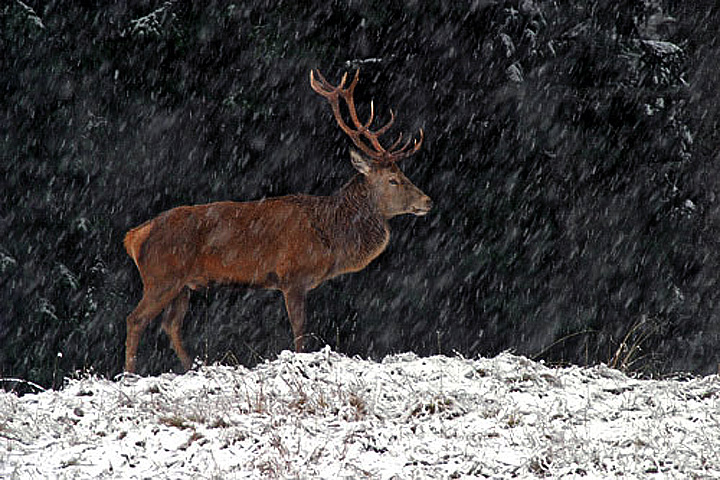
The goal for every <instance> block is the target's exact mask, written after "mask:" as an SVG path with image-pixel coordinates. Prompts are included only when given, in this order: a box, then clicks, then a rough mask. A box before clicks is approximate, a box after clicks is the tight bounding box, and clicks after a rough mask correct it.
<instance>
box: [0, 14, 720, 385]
mask: <svg viewBox="0 0 720 480" xmlns="http://www.w3.org/2000/svg"><path fill="white" fill-rule="evenodd" d="M718 32H720V11H719V9H718V7H717V6H716V2H714V1H709V0H706V1H693V2H685V1H679V0H677V1H675V0H662V1H640V0H624V1H611V0H587V1H585V2H577V1H563V0H559V1H542V0H538V1H532V0H524V1H502V0H495V1H493V0H484V1H483V0H479V1H474V2H446V1H432V2H417V1H406V2H394V1H387V0H384V1H368V2H356V1H340V2H338V1H330V2H328V1H307V2H288V1H282V0H275V1H265V2H231V1H208V2H182V1H167V2H162V1H138V2H119V3H117V4H114V5H108V4H107V2H70V1H49V2H46V1H43V2H39V1H32V0H26V1H25V2H24V3H23V2H20V1H16V0H15V1H9V2H5V3H4V4H3V6H0V376H2V377H6V378H7V377H19V378H24V379H27V380H32V381H34V382H38V383H40V384H42V385H45V386H58V385H59V384H60V383H61V381H62V378H63V377H64V376H65V375H68V374H70V373H71V372H73V371H75V370H77V369H82V370H92V371H95V372H96V373H99V374H102V375H108V376H113V375H115V374H117V373H119V372H120V371H121V368H122V359H123V355H124V336H125V317H126V316H127V314H128V313H129V312H130V311H131V310H132V309H133V307H134V306H135V304H136V303H137V301H138V300H139V299H140V296H141V282H140V278H139V275H138V273H137V271H136V269H135V266H134V265H133V264H132V262H131V260H130V258H129V257H127V255H126V254H125V252H124V250H123V247H122V238H123V236H124V234H125V232H126V231H127V230H128V229H129V228H131V227H134V226H136V225H138V224H140V223H142V222H143V221H145V220H147V219H149V218H152V217H153V216H155V215H157V214H158V213H160V212H162V211H163V210H166V209H168V208H171V207H174V206H177V205H181V204H193V203H204V202H209V201H215V200H230V199H233V200H250V199H257V198H261V197H264V196H274V195H282V194H288V193H295V192H306V193H312V194H329V193H331V192H333V191H335V190H336V189H338V188H339V187H340V186H341V185H342V184H343V183H344V182H345V181H346V180H347V179H349V178H350V176H351V175H352V174H353V170H352V167H351V165H350V162H349V161H348V159H349V158H348V150H349V145H350V142H349V141H348V139H347V138H346V137H344V135H343V134H342V133H341V132H340V130H339V129H338V128H337V126H336V125H335V122H334V121H333V119H332V115H331V113H330V109H329V108H328V106H327V104H326V102H325V101H324V99H322V98H321V97H319V96H318V95H317V94H315V93H314V92H313V91H312V90H311V89H310V87H309V82H308V73H309V71H310V69H312V68H320V69H321V71H322V72H323V73H325V74H326V76H327V77H328V78H329V79H330V80H331V81H334V82H337V81H338V80H339V78H340V75H341V74H342V72H344V71H352V70H354V69H355V68H356V67H361V69H362V73H361V79H360V84H359V85H358V90H357V93H356V100H357V103H358V104H359V105H363V106H364V107H365V108H366V107H367V105H368V103H369V100H370V99H371V98H372V99H374V100H375V105H376V107H378V108H377V110H378V111H380V112H382V113H383V115H385V117H383V115H381V118H380V121H383V120H387V111H388V109H389V108H390V107H392V108H393V109H394V110H395V111H396V112H397V114H398V122H397V127H396V131H404V132H406V133H412V132H416V131H417V129H418V128H420V127H422V128H423V129H424V130H425V137H426V141H425V144H424V146H423V149H422V151H421V153H419V154H417V155H415V156H414V157H412V158H411V159H409V160H406V161H405V162H403V165H402V166H403V169H404V171H405V173H406V174H407V175H408V176H409V177H410V178H411V179H412V180H413V182H414V183H415V184H416V185H418V186H419V187H420V188H421V189H423V190H424V191H425V192H427V193H428V194H429V195H430V196H431V197H432V198H433V199H434V201H435V204H436V208H435V209H434V211H433V212H432V213H431V214H430V215H429V216H427V217H424V218H415V217H403V218H397V219H395V220H393V221H392V228H393V236H392V239H391V243H390V246H389V248H388V250H387V251H386V252H385V253H384V254H383V255H382V256H381V257H380V258H379V259H378V260H376V261H375V262H374V263H373V264H371V265H370V266H369V267H368V268H367V269H366V270H364V271H362V272H360V273H357V274H353V275H347V276H344V277H340V278H338V279H335V280H333V281H331V282H329V283H327V284H325V285H323V286H321V287H320V288H318V289H317V290H315V291H314V292H312V293H311V295H310V297H309V302H308V312H309V319H308V321H309V325H308V329H309V331H310V332H311V334H312V340H311V341H310V347H311V348H312V349H316V348H319V347H320V346H322V345H324V344H329V345H330V346H331V347H332V348H333V349H336V350H337V351H340V352H342V353H345V354H348V355H356V354H357V355H361V356H363V357H370V358H381V357H382V356H383V355H386V354H389V353H393V352H402V351H408V350H413V351H415V352H417V353H419V354H421V355H431V354H437V353H443V354H453V353H454V352H459V353H460V354H462V355H465V356H476V355H483V356H489V355H494V354H497V353H498V352H500V351H503V350H508V349H510V350H512V351H515V352H517V353H520V354H524V355H528V356H530V357H532V358H537V359H545V360H546V361H550V362H557V363H565V362H570V363H575V364H582V365H585V364H595V363H599V362H605V363H609V364H611V365H613V366H616V367H620V368H624V369H629V370H633V371H637V372H641V373H647V374H667V373H671V372H677V371H685V372H692V373H697V374H707V373H714V372H717V371H718V364H719V363H720V352H719V346H720V324H719V322H718V319H720V288H719V287H720V285H718V278H719V276H720V252H718V244H719V242H718V239H720V199H719V198H718V190H719V185H720V184H719V181H720V157H719V152H720V150H719V147H720V129H719V128H718V122H719V119H720V117H719V113H720V102H719V101H718V92H720V75H718V70H719V68H720V45H718ZM366 111H367V110H364V112H366ZM361 113H362V112H361ZM158 324H159V322H156V324H155V325H153V327H151V328H150V329H149V331H148V333H147V334H146V335H145V337H144V339H143V343H142V346H141V351H140V361H141V369H140V371H141V373H144V374H157V373H160V372H163V371H168V370H177V369H178V368H179V363H178V362H177V359H176V358H175V355H174V353H173V352H172V350H171V348H170V346H169V344H168V342H167V340H166V339H165V337H164V335H163V334H162V332H161V330H160V328H159V325H158ZM185 330H186V334H185V335H186V343H187V345H188V347H189V348H190V350H191V351H192V352H194V353H195V354H196V355H197V356H198V357H199V358H201V359H203V360H205V361H208V362H215V361H221V362H225V363H240V364H243V365H247V366H251V365H254V364H256V363H257V362H259V361H262V360H263V359H267V358H272V357H273V356H274V355H276V354H277V353H278V352H280V351H281V350H282V349H287V348H290V347H291V340H292V339H291V333H290V328H289V324H288V322H287V320H286V317H285V311H284V307H283V304H282V301H281V297H280V294H279V293H277V292H266V291H250V290H246V289H243V288H239V287H218V288H213V289H210V290H208V291H206V292H203V293H196V294H195V295H194V297H193V300H192V304H191V311H190V313H189V314H188V317H187V319H186V327H185Z"/></svg>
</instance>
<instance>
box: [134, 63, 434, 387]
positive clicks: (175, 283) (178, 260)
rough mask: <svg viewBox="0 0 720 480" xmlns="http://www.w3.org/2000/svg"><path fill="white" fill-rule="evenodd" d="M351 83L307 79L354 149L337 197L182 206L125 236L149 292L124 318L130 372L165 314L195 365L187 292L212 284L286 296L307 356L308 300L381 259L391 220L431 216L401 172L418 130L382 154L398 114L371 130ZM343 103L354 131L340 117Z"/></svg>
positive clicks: (188, 363) (171, 333) (179, 348)
mask: <svg viewBox="0 0 720 480" xmlns="http://www.w3.org/2000/svg"><path fill="white" fill-rule="evenodd" d="M347 76H348V75H347V72H346V73H345V74H344V75H343V76H342V79H341V81H340V83H339V84H338V85H337V86H334V85H333V84H331V83H330V82H328V81H327V80H326V79H325V77H323V75H322V74H321V73H320V71H319V70H318V71H317V72H313V71H312V70H311V71H310V86H311V88H312V89H313V90H314V91H315V92H317V93H318V94H320V95H321V96H323V97H325V99H326V100H327V101H328V102H329V104H330V106H331V108H332V113H333V115H334V117H335V121H336V122H337V124H338V126H339V127H340V129H341V130H342V131H343V132H344V133H345V134H347V136H349V137H350V139H351V140H352V142H353V144H354V145H355V147H356V148H357V150H355V149H351V151H350V160H351V163H352V166H353V167H354V168H355V169H356V170H357V173H356V174H355V176H353V177H352V178H351V179H350V180H349V181H348V182H347V183H346V184H345V185H344V186H342V187H341V188H340V189H339V190H338V191H337V192H335V193H334V194H332V195H328V196H314V195H306V194H295V195H287V196H282V197H271V198H264V199H260V200H257V201H247V202H234V201H220V202H214V203H208V204H202V205H185V206H178V207H175V208H173V209H170V210H167V211H165V212H163V213H161V214H159V215H158V216H157V217H155V218H153V219H151V220H149V221H147V222H145V223H143V224H141V225H140V226H138V227H136V228H133V229H131V230H130V231H128V232H127V234H126V236H125V239H124V246H125V249H126V251H127V253H128V255H129V256H130V257H131V258H132V260H133V262H134V263H135V265H136V266H137V269H138V271H139V273H140V277H141V279H142V283H143V292H142V298H141V300H140V302H139V303H138V304H137V306H136V307H135V309H134V310H133V311H132V312H131V313H130V315H128V317H127V320H126V324H127V325H126V327H127V330H126V341H125V372H128V373H133V372H135V371H136V367H137V352H138V346H139V343H140V339H141V336H142V333H143V331H144V330H145V329H146V327H147V326H148V324H149V323H150V322H151V321H152V320H153V319H155V318H156V317H157V316H158V315H160V313H161V312H162V329H163V330H164V332H165V333H166V334H167V336H168V337H169V339H170V344H171V346H172V348H173V350H174V351H175V353H176V355H177V356H178V358H179V360H180V362H181V364H182V367H183V368H184V369H185V371H187V370H189V369H190V368H191V367H192V358H191V357H190V355H188V353H187V352H186V350H185V347H184V346H183V341H182V336H181V329H182V324H183V318H184V317H185V314H186V313H187V310H188V307H189V300H190V294H191V292H192V291H194V290H198V289H200V288H205V287H207V286H209V285H210V284H213V285H214V284H239V285H243V286H247V287H254V288H261V289H271V290H279V291H281V292H282V295H283V297H284V300H285V309H286V311H287V316H288V319H289V321H290V326H291V328H292V334H293V338H294V346H295V351H296V352H302V351H303V340H304V337H303V336H304V327H305V320H306V313H305V303H306V296H307V294H308V292H309V291H311V290H312V289H314V288H316V287H318V286H319V285H320V284H322V283H323V282H325V281H326V280H328V279H331V278H334V277H337V276H338V275H342V274H346V273H352V272H358V271H360V270H362V269H364V268H365V267H366V266H367V265H368V264H370V262H372V261H373V260H374V259H375V258H377V257H378V255H380V254H381V253H382V252H383V251H384V250H385V248H386V247H387V245H388V242H389V240H390V229H389V225H388V220H389V219H391V218H393V217H395V216H397V215H402V214H413V215H417V216H422V215H425V214H427V213H428V212H429V211H430V210H431V208H432V200H431V199H430V197H428V196H427V195H426V194H425V193H423V192H422V191H421V190H420V189H419V188H418V187H416V186H415V185H414V184H413V183H412V182H411V181H410V180H409V179H408V178H407V177H406V176H405V175H404V174H403V173H402V171H401V170H400V168H399V167H398V166H397V162H398V160H401V159H403V158H407V157H409V156H411V155H413V154H415V153H417V152H418V150H419V149H420V147H421V145H422V142H423V139H424V134H423V131H422V129H420V130H419V132H420V134H419V139H416V138H414V137H410V138H408V139H407V140H406V141H405V142H404V143H403V144H402V145H401V143H402V138H403V134H402V133H400V135H399V136H398V138H397V140H395V142H394V143H392V144H391V145H390V146H389V147H387V148H386V147H384V146H383V144H382V143H381V142H380V136H382V135H383V134H385V133H386V132H387V131H388V130H389V129H390V127H391V126H392V125H393V122H394V121H395V113H394V112H393V111H392V110H390V120H389V121H388V122H387V123H386V124H385V125H383V126H382V127H380V128H377V129H374V130H373V128H372V124H373V121H374V117H375V111H374V106H373V102H371V103H370V114H369V118H368V120H367V121H365V122H362V121H360V119H359V118H358V113H357V110H356V108H355V101H354V99H353V94H354V91H355V87H356V85H357V83H358V79H359V76H360V70H359V69H358V70H356V72H355V76H354V78H353V80H352V81H351V83H350V85H349V86H347V87H346V86H345V85H346V81H347ZM341 99H342V100H343V101H344V103H345V106H346V110H347V113H346V115H347V114H349V117H350V121H351V122H352V124H351V125H350V124H348V123H347V122H346V121H345V119H344V118H343V115H342V112H341V108H340V100H341Z"/></svg>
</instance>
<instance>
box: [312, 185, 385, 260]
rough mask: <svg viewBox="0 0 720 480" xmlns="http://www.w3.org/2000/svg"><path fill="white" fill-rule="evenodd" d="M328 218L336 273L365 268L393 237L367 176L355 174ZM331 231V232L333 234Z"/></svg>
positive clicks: (343, 188)
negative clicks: (368, 183)
mask: <svg viewBox="0 0 720 480" xmlns="http://www.w3.org/2000/svg"><path fill="white" fill-rule="evenodd" d="M331 198H334V201H333V202H332V203H333V206H332V208H331V209H330V211H328V212H327V214H328V217H326V222H327V224H326V225H327V226H328V227H330V228H329V229H327V233H328V234H327V235H326V236H325V239H326V240H327V243H328V246H330V247H331V248H332V250H333V251H335V254H336V257H337V260H336V265H335V270H336V272H335V274H341V273H345V272H354V271H358V270H362V269H363V268H365V267H366V266H367V265H368V264H369V263H370V262H371V261H372V260H373V259H375V257H377V256H378V255H380V253H382V251H383V250H385V247H386V246H387V244H388V241H389V239H390V230H389V228H388V222H387V219H386V218H385V217H384V216H383V215H382V213H381V212H380V209H379V208H378V206H377V204H376V202H375V199H374V198H373V196H372V192H371V191H370V189H369V188H368V185H367V183H366V182H365V177H364V176H362V175H356V176H355V177H353V178H352V179H351V180H350V181H349V182H348V183H347V184H345V186H344V187H342V188H341V189H340V190H339V191H338V192H337V193H336V194H335V195H334V196H333V197H331ZM330 232H332V233H330Z"/></svg>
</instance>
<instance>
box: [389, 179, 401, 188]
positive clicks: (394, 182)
mask: <svg viewBox="0 0 720 480" xmlns="http://www.w3.org/2000/svg"><path fill="white" fill-rule="evenodd" d="M390 185H392V186H394V187H397V186H398V185H400V182H398V181H397V179H396V178H391V179H390Z"/></svg>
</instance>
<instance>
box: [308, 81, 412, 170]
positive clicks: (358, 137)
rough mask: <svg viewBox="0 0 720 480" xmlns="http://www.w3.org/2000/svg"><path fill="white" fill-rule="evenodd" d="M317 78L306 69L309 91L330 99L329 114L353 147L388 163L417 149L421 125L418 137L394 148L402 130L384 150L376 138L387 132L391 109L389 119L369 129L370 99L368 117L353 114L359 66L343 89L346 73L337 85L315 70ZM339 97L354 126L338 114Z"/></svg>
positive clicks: (372, 112) (371, 104)
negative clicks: (351, 142) (373, 128)
mask: <svg viewBox="0 0 720 480" xmlns="http://www.w3.org/2000/svg"><path fill="white" fill-rule="evenodd" d="M317 77H318V78H317V79H315V75H314V72H313V71H312V70H310V86H311V87H312V89H313V90H315V91H316V92H317V93H319V94H320V95H322V96H323V97H325V98H326V99H327V101H328V102H330V106H331V107H332V110H333V114H334V115H335V120H336V121H337V123H338V125H339V126H340V128H341V129H342V131H343V132H345V133H346V134H347V135H348V136H349V137H350V138H351V139H352V141H353V143H354V144H355V146H357V147H358V148H359V149H360V150H362V151H363V153H365V155H367V156H368V157H370V158H371V159H373V160H375V162H377V163H381V164H389V163H395V162H397V161H398V160H400V159H402V158H406V157H409V156H410V155H413V154H414V153H416V152H417V151H418V150H420V146H421V145H422V142H423V139H424V134H423V131H422V128H421V129H420V140H415V139H413V138H408V139H407V141H406V142H405V144H404V145H403V146H402V147H399V148H398V145H400V142H402V137H403V136H402V133H400V135H399V136H398V139H397V140H396V141H395V142H394V143H393V144H392V145H391V146H390V147H389V148H388V149H385V148H384V147H383V146H382V144H381V143H380V140H379V137H380V135H382V134H384V133H385V132H387V131H388V130H389V129H390V127H391V126H392V124H393V123H394V122H395V112H393V111H392V110H390V121H389V122H388V123H386V124H385V125H383V126H382V127H380V128H378V129H377V130H375V131H373V130H371V129H370V126H371V125H372V122H373V120H374V119H375V106H374V104H373V102H370V118H369V119H368V121H367V122H365V123H363V122H361V121H360V119H359V118H358V115H357V110H356V109H355V100H353V93H354V91H355V86H356V85H357V82H358V79H359V78H360V70H359V69H358V70H356V71H355V78H353V81H352V82H351V83H350V86H349V87H347V88H344V87H345V82H346V81H347V73H345V74H344V75H343V77H342V80H341V81H340V84H339V85H338V86H337V87H335V86H333V85H332V84H331V83H330V82H328V81H327V80H326V79H325V77H323V76H322V74H321V73H320V71H319V70H317ZM340 97H342V98H343V100H345V103H346V104H347V107H348V112H349V113H350V119H351V120H352V123H353V124H354V126H355V129H353V128H351V127H350V126H348V124H347V123H345V120H344V119H343V118H342V115H341V114H340V100H339V99H340ZM363 138H364V139H366V140H367V141H368V142H370V145H368V144H367V143H366V142H365V141H363Z"/></svg>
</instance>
